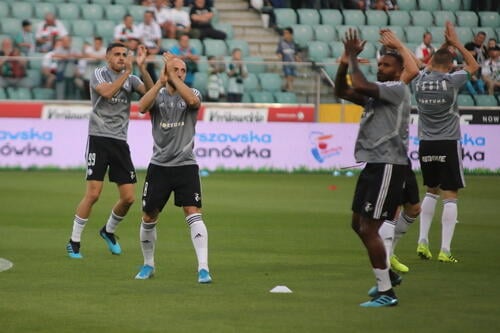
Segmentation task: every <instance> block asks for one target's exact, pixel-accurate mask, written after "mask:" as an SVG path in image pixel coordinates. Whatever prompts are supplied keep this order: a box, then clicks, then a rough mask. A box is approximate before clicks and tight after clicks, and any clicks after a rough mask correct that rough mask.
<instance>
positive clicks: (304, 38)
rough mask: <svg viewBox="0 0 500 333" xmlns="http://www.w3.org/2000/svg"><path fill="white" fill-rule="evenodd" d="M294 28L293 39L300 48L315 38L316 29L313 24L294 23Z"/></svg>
mask: <svg viewBox="0 0 500 333" xmlns="http://www.w3.org/2000/svg"><path fill="white" fill-rule="evenodd" d="M292 29H293V40H294V41H295V43H297V44H298V45H299V46H300V48H305V47H306V46H307V43H308V42H310V41H312V40H314V31H313V28H312V26H310V25H307V24H294V25H292Z"/></svg>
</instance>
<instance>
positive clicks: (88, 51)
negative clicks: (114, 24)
mask: <svg viewBox="0 0 500 333" xmlns="http://www.w3.org/2000/svg"><path fill="white" fill-rule="evenodd" d="M105 59H106V47H105V46H104V43H103V40H102V37H100V36H95V37H94V41H93V43H92V45H90V44H86V45H84V47H83V53H82V58H81V59H80V60H79V61H78V69H79V73H80V75H81V77H80V78H81V81H78V83H77V86H78V87H79V88H80V91H81V97H82V99H85V100H88V99H90V77H91V76H92V74H93V73H94V71H95V69H96V68H97V67H99V66H100V65H101V64H102V62H103V61H104V60H105Z"/></svg>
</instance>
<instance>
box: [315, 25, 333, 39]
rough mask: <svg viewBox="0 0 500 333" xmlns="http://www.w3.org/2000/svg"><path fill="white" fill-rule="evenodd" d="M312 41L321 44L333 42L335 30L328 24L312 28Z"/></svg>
mask: <svg viewBox="0 0 500 333" xmlns="http://www.w3.org/2000/svg"><path fill="white" fill-rule="evenodd" d="M313 31H314V39H315V40H319V41H322V42H327V43H329V42H331V41H333V40H335V29H334V28H333V27H332V26H331V25H328V24H318V25H315V26H313Z"/></svg>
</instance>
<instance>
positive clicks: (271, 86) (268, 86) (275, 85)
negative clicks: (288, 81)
mask: <svg viewBox="0 0 500 333" xmlns="http://www.w3.org/2000/svg"><path fill="white" fill-rule="evenodd" d="M257 77H258V78H259V83H260V87H261V88H262V90H265V91H270V92H274V91H280V90H281V87H282V82H281V76H280V75H279V74H276V73H259V74H257Z"/></svg>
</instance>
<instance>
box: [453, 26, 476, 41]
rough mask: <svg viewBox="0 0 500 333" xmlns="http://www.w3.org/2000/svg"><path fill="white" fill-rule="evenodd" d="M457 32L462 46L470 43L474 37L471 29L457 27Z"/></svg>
mask: <svg viewBox="0 0 500 333" xmlns="http://www.w3.org/2000/svg"><path fill="white" fill-rule="evenodd" d="M455 31H456V32H457V36H458V39H459V40H460V41H461V42H462V44H465V43H467V42H470V41H471V40H472V38H473V37H474V34H473V33H472V30H471V28H469V27H455Z"/></svg>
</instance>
